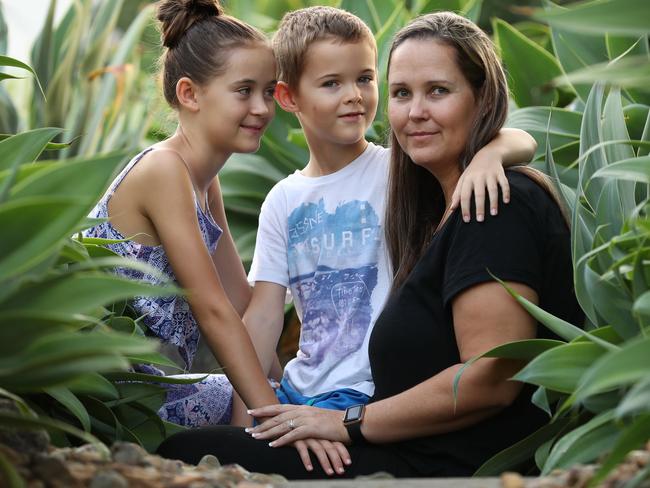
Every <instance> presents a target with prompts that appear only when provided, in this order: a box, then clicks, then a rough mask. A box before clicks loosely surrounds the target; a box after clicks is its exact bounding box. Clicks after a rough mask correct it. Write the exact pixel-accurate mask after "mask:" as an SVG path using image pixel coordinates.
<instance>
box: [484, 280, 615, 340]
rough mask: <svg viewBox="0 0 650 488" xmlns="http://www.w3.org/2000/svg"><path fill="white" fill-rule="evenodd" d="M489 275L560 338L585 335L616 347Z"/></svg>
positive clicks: (568, 338) (574, 337)
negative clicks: (546, 309) (556, 315)
mask: <svg viewBox="0 0 650 488" xmlns="http://www.w3.org/2000/svg"><path fill="white" fill-rule="evenodd" d="M490 275H491V276H492V277H493V278H494V279H495V280H496V281H498V282H499V283H500V284H501V286H503V287H504V288H505V289H506V291H507V292H508V293H510V295H511V296H512V297H513V298H514V299H515V300H517V301H518V302H519V303H520V304H521V305H522V306H523V307H524V308H525V309H526V311H527V312H528V313H529V314H531V315H532V316H533V317H534V318H535V319H536V320H538V321H539V322H541V323H542V324H543V325H545V326H546V327H547V328H548V329H549V330H550V331H552V332H553V333H555V334H557V335H558V336H560V337H561V338H562V339H564V340H567V341H571V340H573V339H576V338H578V337H585V338H587V339H589V340H590V341H591V342H593V343H594V344H597V345H598V346H600V347H601V348H603V349H605V350H610V351H614V350H617V349H618V347H617V346H616V345H614V344H611V343H610V342H607V341H606V340H603V339H601V338H600V337H598V336H595V335H593V334H590V333H589V332H587V331H584V330H582V329H581V328H579V327H576V326H575V325H573V324H570V323H569V322H567V321H565V320H562V319H560V318H558V317H555V316H554V315H552V314H550V313H548V312H546V311H545V310H543V309H541V308H540V307H538V306H537V305H535V304H534V303H532V302H530V301H528V300H527V299H526V298H524V297H522V296H521V295H519V294H518V293H517V292H516V291H514V290H513V289H512V288H510V287H509V286H508V285H507V284H506V283H505V282H504V281H502V280H500V279H499V278H497V277H496V276H494V275H493V274H491V273H490Z"/></svg>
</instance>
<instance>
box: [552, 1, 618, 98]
mask: <svg viewBox="0 0 650 488" xmlns="http://www.w3.org/2000/svg"><path fill="white" fill-rule="evenodd" d="M544 6H545V9H546V11H558V10H561V9H563V7H558V6H557V5H554V4H553V3H551V2H550V1H545V2H544ZM551 40H552V42H553V51H554V53H555V56H556V57H557V59H558V61H559V62H560V65H561V66H562V70H563V72H564V73H571V72H573V71H577V70H579V69H583V68H586V67H587V66H590V65H593V64H597V63H600V62H604V61H609V57H608V52H607V45H606V42H605V38H604V37H603V36H602V33H598V34H584V33H578V32H573V31H571V30H570V29H562V28H561V27H559V26H552V27H551ZM569 84H570V85H571V86H572V88H574V89H575V90H576V93H577V94H578V96H579V97H580V98H581V99H582V101H583V102H584V101H586V100H587V98H588V96H589V90H590V89H591V83H589V84H585V83H582V84H579V83H576V84H571V83H569Z"/></svg>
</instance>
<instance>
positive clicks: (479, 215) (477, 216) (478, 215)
mask: <svg viewBox="0 0 650 488" xmlns="http://www.w3.org/2000/svg"><path fill="white" fill-rule="evenodd" d="M476 221H477V222H483V214H476Z"/></svg>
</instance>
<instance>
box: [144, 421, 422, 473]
mask: <svg viewBox="0 0 650 488" xmlns="http://www.w3.org/2000/svg"><path fill="white" fill-rule="evenodd" d="M348 450H349V452H350V457H351V459H352V464H351V465H349V466H345V473H344V474H343V475H338V474H335V475H331V476H330V475H327V474H326V473H325V471H323V469H322V468H321V466H320V463H319V462H318V460H317V459H316V456H314V455H311V459H312V464H313V467H314V470H313V471H311V472H309V471H307V470H306V469H305V467H304V466H303V464H302V461H301V459H300V456H299V455H298V451H297V450H296V449H295V448H293V447H269V446H268V441H260V440H256V439H253V438H252V437H251V436H250V435H249V434H247V433H246V432H244V429H242V428H240V427H230V426H215V427H205V428H201V429H192V430H187V431H184V432H180V433H178V434H175V435H173V436H171V437H169V438H168V439H167V440H165V441H164V442H163V443H162V444H161V445H160V447H159V448H158V451H157V453H158V454H159V455H161V456H163V457H166V458H169V459H180V460H181V461H184V462H186V463H189V464H196V463H198V462H199V461H200V460H201V458H202V457H203V456H205V455H206V454H213V455H214V456H216V457H217V458H218V459H219V461H220V462H221V464H231V463H236V464H239V465H241V466H243V467H244V468H246V469H247V470H249V471H253V472H258V473H277V474H281V475H282V476H284V477H285V478H287V479H293V480H295V479H323V478H327V479H333V478H354V477H356V476H359V475H369V474H373V473H376V472H379V471H385V472H388V473H390V474H392V475H393V476H395V477H398V478H412V477H417V476H422V474H421V473H418V472H416V471H415V470H414V469H413V468H412V467H411V466H409V464H407V462H406V461H405V460H404V459H402V458H401V457H398V456H396V455H395V454H394V453H393V452H392V451H391V450H390V449H387V448H385V447H382V446H370V445H369V446H350V447H349V448H348Z"/></svg>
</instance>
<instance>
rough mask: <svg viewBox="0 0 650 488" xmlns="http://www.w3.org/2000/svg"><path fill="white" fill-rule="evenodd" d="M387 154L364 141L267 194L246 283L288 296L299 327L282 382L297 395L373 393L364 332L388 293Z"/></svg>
mask: <svg viewBox="0 0 650 488" xmlns="http://www.w3.org/2000/svg"><path fill="white" fill-rule="evenodd" d="M387 175H388V151H387V150H386V149H384V148H382V147H379V146H375V145H373V144H370V145H369V146H368V148H367V149H366V150H365V151H364V152H363V154H361V156H359V157H358V158H357V159H355V160H354V161H352V162H351V163H350V164H349V165H347V166H346V167H344V168H342V169H341V170H339V171H337V172H335V173H333V174H330V175H326V176H322V177H318V178H310V177H306V176H303V175H302V174H301V173H299V172H296V173H294V174H293V175H290V176H289V177H287V178H286V179H284V180H283V181H281V182H280V183H278V184H277V185H276V186H275V187H274V188H273V190H271V192H270V193H269V195H268V196H267V198H266V200H265V202H264V205H263V207H262V212H261V214H260V223H259V228H258V236H257V242H256V246H255V254H254V258H253V264H252V266H251V271H250V274H249V281H251V282H255V281H270V282H274V283H278V284H280V285H282V286H285V287H288V288H289V289H290V292H291V295H292V296H293V300H294V304H295V306H296V311H297V313H298V316H299V318H300V320H301V323H302V329H301V334H300V344H299V351H298V354H297V356H296V358H295V359H293V360H292V361H290V362H289V363H288V364H287V366H286V367H285V377H286V379H288V380H289V382H290V383H291V385H292V386H293V387H294V388H295V389H296V390H298V391H299V392H300V393H302V394H303V395H307V396H314V395H317V394H320V393H325V392H328V391H333V390H337V389H340V388H353V389H356V390H358V391H360V392H362V393H365V394H367V395H372V393H373V391H374V387H373V384H372V379H371V374H370V364H369V361H368V350H367V347H368V339H369V336H370V331H371V330H372V325H373V324H374V322H375V320H376V318H377V316H378V314H379V312H381V309H382V307H383V305H384V302H385V300H386V297H387V294H388V290H389V287H390V273H389V265H388V257H387V254H386V251H385V245H384V229H383V220H384V209H385V198H386V184H387Z"/></svg>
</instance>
